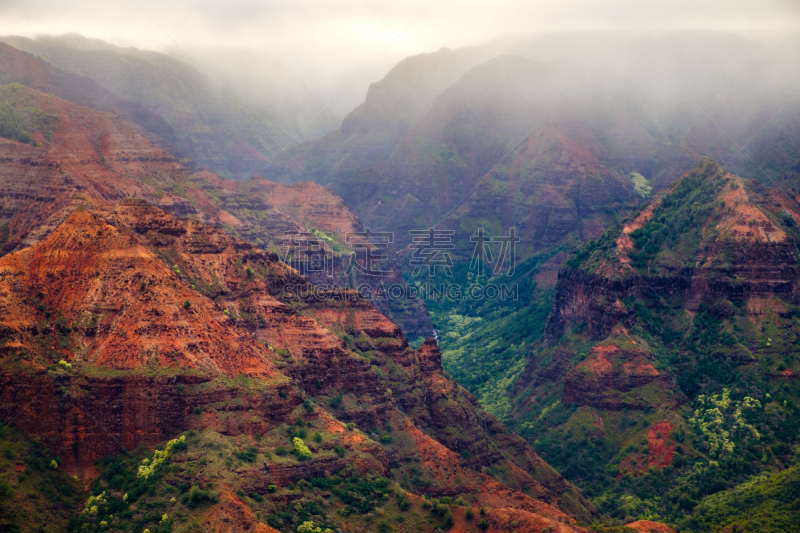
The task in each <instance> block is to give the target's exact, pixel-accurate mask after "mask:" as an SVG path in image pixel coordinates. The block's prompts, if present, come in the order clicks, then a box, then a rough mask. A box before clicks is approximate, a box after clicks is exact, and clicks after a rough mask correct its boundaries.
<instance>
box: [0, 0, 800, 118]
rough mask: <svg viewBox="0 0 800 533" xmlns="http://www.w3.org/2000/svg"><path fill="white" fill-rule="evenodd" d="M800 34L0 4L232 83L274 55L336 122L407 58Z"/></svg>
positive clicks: (507, 19)
mask: <svg viewBox="0 0 800 533" xmlns="http://www.w3.org/2000/svg"><path fill="white" fill-rule="evenodd" d="M798 29H800V2H797V0H761V1H759V2H752V1H750V0H726V1H722V0H705V1H697V0H661V1H658V0H645V1H642V0H580V1H577V0H525V1H520V0H496V1H491V2H490V1H487V0H483V1H477V0H458V1H455V0H410V1H405V2H386V1H385V0H361V1H353V0H325V1H314V0H295V1H292V2H285V1H284V2H276V1H270V0H267V1H263V0H261V1H257V0H205V1H203V0H168V1H164V0H130V1H118V2H108V1H100V0H85V1H79V0H59V1H55V0H33V1H31V0H0V35H12V34H13V35H22V36H27V37H35V36H37V35H59V34H64V33H71V32H76V33H80V34H82V35H85V36H88V37H95V38H99V39H102V40H104V41H106V42H109V43H112V44H115V45H119V46H134V47H137V48H140V49H142V50H146V51H151V50H156V51H159V52H163V53H167V54H170V55H174V56H175V57H178V58H181V59H183V60H184V61H187V62H196V63H199V64H203V59H204V58H206V57H207V56H208V51H209V50H212V49H213V50H215V51H216V53H218V54H219V53H224V52H230V53H227V54H225V57H227V58H234V59H228V60H227V61H226V65H225V66H226V68H225V69H224V70H225V71H226V72H227V73H228V78H230V75H229V74H230V72H231V71H234V70H236V69H241V70H247V69H248V68H252V58H253V57H257V56H269V57H271V58H273V59H274V60H276V61H278V62H280V63H282V64H283V65H285V66H286V67H288V69H290V70H291V71H293V72H294V73H295V74H297V75H298V76H299V77H300V78H302V80H304V81H305V83H306V85H307V86H308V87H309V88H310V89H311V90H313V91H315V92H317V93H318V94H319V95H321V96H322V97H323V98H324V99H325V101H326V102H328V103H329V104H330V107H331V109H332V110H333V111H334V112H336V113H337V114H338V115H339V116H343V115H344V114H346V113H347V112H348V111H350V110H351V109H352V108H353V107H355V106H356V105H358V104H359V103H360V102H361V101H363V99H364V95H365V93H366V90H367V88H368V86H369V85H370V84H371V83H373V82H375V81H377V80H379V79H381V78H382V77H383V75H385V73H386V72H388V70H389V69H391V68H392V66H394V65H395V64H396V63H397V62H398V61H399V60H401V59H402V58H404V57H407V56H409V55H415V54H420V53H426V52H433V51H435V50H438V49H439V48H441V47H449V48H459V47H464V46H471V45H485V44H486V43H499V44H500V45H501V46H502V43H506V44H507V43H508V42H509V39H510V40H514V39H517V40H519V39H524V38H527V37H530V36H533V35H537V34H545V33H555V32H605V33H607V35H608V41H607V42H608V43H609V45H608V47H607V48H604V49H597V48H596V47H594V48H593V47H590V48H591V49H587V50H586V57H587V58H589V59H588V63H591V62H592V61H595V60H596V59H602V58H603V53H605V52H607V51H608V50H610V49H611V48H612V47H613V46H615V43H617V42H619V41H622V40H624V41H633V40H636V39H637V38H642V37H645V36H651V35H656V36H657V35H660V34H664V33H666V32H673V31H678V30H716V31H726V32H734V33H739V34H747V35H748V36H750V37H754V38H756V39H762V40H764V39H770V38H772V37H774V36H776V35H783V34H786V33H788V32H795V31H797V30H798ZM237 56H240V57H241V65H240V64H237V63H236V62H235V58H236V57H237ZM218 63H219V62H217V64H218ZM208 73H209V74H210V75H211V76H212V77H214V76H222V75H223V73H222V72H217V70H215V69H213V68H211V69H210V70H209V72H208Z"/></svg>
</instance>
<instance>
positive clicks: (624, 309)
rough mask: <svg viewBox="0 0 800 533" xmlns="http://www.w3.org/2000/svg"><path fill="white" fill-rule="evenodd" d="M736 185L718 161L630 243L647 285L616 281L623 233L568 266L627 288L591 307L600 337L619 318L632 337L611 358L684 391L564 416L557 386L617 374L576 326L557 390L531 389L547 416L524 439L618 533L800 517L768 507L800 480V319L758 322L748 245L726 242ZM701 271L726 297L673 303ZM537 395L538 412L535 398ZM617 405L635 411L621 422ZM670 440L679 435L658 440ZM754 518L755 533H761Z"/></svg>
mask: <svg viewBox="0 0 800 533" xmlns="http://www.w3.org/2000/svg"><path fill="white" fill-rule="evenodd" d="M728 185H730V186H731V187H734V186H737V187H738V185H737V184H736V183H731V179H730V178H727V177H725V174H724V172H723V171H721V170H720V169H719V167H717V166H716V165H714V164H713V163H712V162H710V161H709V160H705V161H704V162H703V163H702V164H701V165H699V166H698V167H697V168H696V169H695V170H693V171H692V172H690V173H689V174H688V175H687V176H686V178H684V179H683V180H682V181H681V182H680V183H679V184H678V185H676V186H675V187H674V188H673V189H671V190H670V191H669V192H667V193H666V194H665V195H664V196H663V198H662V199H661V201H660V203H659V204H657V206H656V207H655V209H654V210H653V214H652V217H651V218H650V219H649V220H648V221H647V222H646V223H645V224H644V225H643V226H642V227H641V228H640V229H638V230H635V231H633V232H632V233H631V234H630V236H631V238H632V240H633V244H634V246H633V250H631V251H630V252H629V255H630V258H631V260H632V261H631V265H632V266H633V267H634V268H635V269H636V270H637V272H635V273H634V272H630V271H629V270H625V269H622V272H623V274H622V276H617V271H614V270H613V266H612V267H611V268H607V267H608V265H609V264H610V263H611V262H614V261H616V257H617V255H616V254H617V253H618V252H617V247H616V238H617V236H618V235H619V233H620V231H621V227H619V226H618V227H614V228H610V229H609V230H608V231H606V232H605V233H604V234H603V235H602V236H601V237H599V238H598V239H596V240H594V241H591V242H589V243H587V244H586V245H585V246H583V247H582V248H580V249H578V250H577V251H576V252H575V253H574V254H572V255H571V256H570V258H569V259H568V260H567V262H566V266H567V267H568V268H571V269H574V270H577V271H578V272H576V273H575V275H576V276H581V275H595V274H599V275H606V273H607V272H613V273H614V276H615V278H614V279H612V280H610V281H609V283H608V285H607V286H605V287H604V286H602V285H600V284H597V285H593V289H592V290H593V291H594V292H593V293H592V294H591V295H587V297H588V298H589V299H590V301H588V302H587V306H588V307H590V308H591V309H592V312H593V313H596V316H595V318H594V319H593V320H595V323H594V324H592V326H593V327H594V328H597V327H598V322H599V321H600V320H601V317H603V316H608V314H609V313H610V312H613V313H618V316H620V317H621V318H620V320H621V323H620V324H618V325H617V326H620V329H617V330H614V329H612V328H613V326H614V324H608V325H607V327H608V328H609V330H611V332H610V333H609V331H608V330H606V331H605V332H604V334H603V335H604V336H605V338H604V339H603V340H601V342H600V343H599V344H601V345H613V346H616V347H618V348H619V349H620V350H621V352H622V353H623V355H622V356H619V357H617V356H609V360H608V362H610V363H611V365H612V368H613V369H615V370H616V369H620V368H621V365H622V364H624V362H625V361H633V359H632V357H633V355H631V354H639V355H638V357H640V358H641V361H642V364H644V363H645V361H646V362H647V364H651V365H653V368H654V369H656V370H657V371H658V372H659V374H661V375H662V376H667V377H668V378H669V379H670V380H674V383H675V384H676V385H677V386H675V385H657V384H655V382H653V383H651V384H648V385H642V386H633V387H631V386H629V385H628V384H627V383H626V382H625V378H624V377H622V376H621V377H620V378H619V379H620V380H621V381H620V383H619V386H617V384H616V383H615V384H612V385H609V386H606V387H599V388H598V390H597V391H596V392H591V393H589V392H586V391H580V392H579V393H578V394H577V396H578V397H579V398H578V399H579V402H580V403H579V404H578V405H575V404H571V403H569V402H568V401H566V400H565V396H564V393H563V390H562V389H561V388H559V387H558V385H557V383H558V381H563V380H564V379H565V378H564V376H566V375H570V376H571V379H572V380H573V381H572V383H573V384H574V383H578V384H579V385H578V386H579V387H580V386H581V385H580V384H583V383H586V384H589V387H587V388H592V387H593V386H596V385H594V384H593V380H597V379H598V378H597V374H596V372H597V371H598V370H597V367H598V366H599V365H601V364H606V363H605V362H603V361H601V360H600V359H599V358H598V356H597V355H592V354H591V350H592V348H593V347H594V346H597V345H598V339H597V338H596V337H597V336H598V331H597V330H596V329H595V330H594V331H590V330H589V328H588V327H587V324H586V323H585V322H580V323H572V324H568V325H567V327H566V328H565V331H564V333H563V335H562V337H561V338H560V340H559V341H558V342H557V343H556V344H555V345H551V346H544V347H540V348H539V349H538V350H537V351H536V352H535V353H534V354H533V356H532V357H533V358H534V361H535V373H534V374H533V375H534V376H536V375H554V376H559V377H558V378H556V379H555V381H556V383H552V382H550V381H549V380H543V381H542V382H541V384H540V385H538V386H537V387H535V388H534V389H533V391H534V393H535V401H534V402H530V407H526V408H525V409H524V410H522V409H521V410H520V412H519V418H518V419H517V420H515V422H516V427H517V428H518V430H519V431H520V433H521V434H522V435H523V436H525V437H526V438H527V439H528V440H529V441H530V442H531V444H532V445H533V446H534V448H535V449H536V450H537V451H538V452H539V453H540V454H541V455H542V457H543V458H544V459H545V460H546V461H548V462H549V463H550V464H551V465H553V467H555V468H556V469H557V470H558V471H559V472H560V473H562V474H563V475H564V476H565V477H566V478H567V479H568V480H570V481H572V482H574V483H576V484H577V485H578V486H579V487H581V488H582V489H583V490H584V492H585V494H586V495H587V496H588V497H589V498H591V499H592V501H593V502H594V503H595V505H596V506H597V507H598V508H599V509H600V510H601V511H602V512H603V513H604V515H605V517H606V519H607V521H608V523H607V524H606V525H610V526H611V525H615V524H621V523H626V522H627V521H631V520H637V519H641V520H655V521H660V522H665V523H668V524H670V525H672V526H674V527H676V528H678V529H680V530H681V531H697V532H700V531H703V532H705V531H719V530H722V529H723V528H728V529H726V531H739V530H742V531H744V530H748V531H758V530H761V529H759V527H761V526H764V525H765V524H767V522H765V521H764V519H763V517H765V516H768V515H769V512H771V511H768V510H767V509H772V508H774V509H775V511H774V512H775V516H776V517H777V518H776V520H775V524H776V526H775V527H776V529H775V530H776V531H777V530H784V529H781V527H782V526H781V525H780V524H784V523H787V522H786V520H789V518H785V517H787V516H791V512H792V511H793V510H794V511H797V508H794V509H792V507H791V504H789V503H786V502H790V501H794V500H796V498H795V499H792V497H790V496H787V497H786V498H784V499H783V500H779V499H777V498H776V499H771V496H764V495H766V494H776V492H774V491H773V492H770V490H772V489H771V488H770V489H768V488H767V487H771V486H772V485H770V484H769V482H768V481H767V480H771V479H784V478H782V477H781V476H782V475H784V472H789V471H793V469H794V468H795V467H794V466H792V465H793V464H794V462H795V461H796V459H795V454H794V451H793V450H795V447H796V446H797V445H798V443H800V425H799V424H798V423H797V421H798V420H800V389H799V388H798V382H797V380H794V379H786V378H784V377H783V374H781V372H784V371H789V372H792V373H794V374H797V373H800V353H799V352H798V348H797V347H798V345H800V343H799V342H798V339H800V307H798V306H797V305H796V302H795V301H794V300H792V299H791V298H785V297H784V296H783V295H782V294H776V296H775V297H774V300H772V301H773V303H772V304H770V305H771V306H774V308H780V309H781V312H780V315H779V314H778V313H777V312H774V311H773V310H771V309H767V310H765V311H764V312H763V313H753V312H752V311H751V310H749V309H748V298H749V296H748V295H747V294H744V293H743V291H742V290H741V289H740V288H739V287H741V286H742V280H741V279H739V278H737V273H736V272H735V270H734V268H733V267H732V264H733V263H734V258H736V254H739V255H740V256H741V254H742V251H741V248H742V246H743V245H742V244H741V243H736V242H733V241H729V240H727V238H724V237H720V232H718V231H717V230H716V229H715V225H714V222H715V221H718V220H723V216H724V215H726V213H728V211H727V210H726V209H727V208H726V206H725V205H724V202H722V200H720V196H719V193H720V192H722V191H723V189H724V188H725V187H726V186H728ZM745 185H746V186H747V187H748V190H747V191H746V192H747V194H748V195H750V201H751V202H752V203H753V205H754V206H757V208H758V209H762V212H763V213H764V214H765V216H768V217H770V218H771V219H772V220H773V222H774V223H775V224H776V225H778V227H780V228H781V229H782V230H783V231H785V232H786V234H787V235H789V236H790V238H791V239H792V241H793V242H794V243H797V242H800V234H798V231H797V227H796V224H794V223H793V222H791V221H788V222H787V221H786V217H785V216H782V215H781V213H777V214H776V213H772V211H770V208H769V205H768V204H767V203H766V202H764V201H763V200H762V199H760V198H759V196H760V194H759V191H761V189H759V187H760V186H759V185H758V184H756V183H750V182H745ZM792 246H796V245H795V244H793V245H792ZM700 256H702V259H703V261H708V262H710V264H712V265H713V266H714V269H713V270H711V271H710V273H709V275H708V277H709V280H708V283H710V284H718V285H715V286H718V287H720V289H718V290H712V291H707V292H706V297H705V298H704V299H702V300H700V301H696V300H694V301H690V299H691V298H692V297H695V296H696V295H695V294H693V293H691V291H688V290H685V291H684V290H683V289H678V290H674V289H672V288H676V287H690V286H692V279H693V276H695V275H696V273H697V268H698V266H699V263H698V259H697V258H698V257H700ZM742 259H743V258H741V257H740V258H739V259H737V261H741V260H742ZM625 276H628V279H625V278H624V277H625ZM644 276H649V277H647V278H644V279H646V280H650V281H648V282H641V281H637V282H638V283H639V285H638V286H637V287H642V289H639V288H637V289H635V290H631V289H630V288H629V287H628V286H627V285H626V283H627V282H628V281H629V280H641V279H642V277H644ZM649 283H651V284H652V287H653V289H652V290H651V289H650V288H649ZM644 287H647V288H646V289H645V288H644ZM622 326H624V328H625V329H624V330H621V327H622ZM621 331H624V332H621ZM590 333H591V336H590ZM634 343H635V344H634ZM578 365H581V366H578ZM593 365H596V366H593ZM534 379H535V378H534ZM523 394H525V396H523V398H527V397H533V394H531V390H530V389H528V390H525V391H524V392H523ZM615 402H622V403H621V405H619V406H618V407H616V408H615V407H613V405H614V403H615ZM598 404H599V406H598ZM593 406H597V407H593ZM515 414H516V413H515ZM666 422H669V426H664V425H663V424H664V423H666ZM656 424H662V425H660V426H659V427H661V428H663V427H671V428H672V429H671V430H669V431H665V433H666V434H657V433H661V432H656V431H653V427H654V426H655V425H656ZM662 442H663V443H662ZM786 475H788V474H786ZM786 479H788V478H786ZM753 480H756V481H753ZM756 486H758V487H760V489H759V490H758V491H756V490H755V489H753V488H752V487H756ZM792 487H793V485H792V484H791V483H790V482H788V481H787V484H786V485H785V488H786V490H787V491H791V490H796V489H792ZM762 489H763V490H762ZM755 492H758V494H760V495H761V496H758V497H756V496H753V494H754V493H755ZM745 494H747V496H745ZM759 498H760V499H759ZM786 513H789V514H788V515H787V514H786ZM750 516H752V517H753V518H754V521H753V522H752V523H747V518H748V517H750ZM758 516H761V517H762V518H761V519H758V518H756V517H758ZM782 517H783V518H782Z"/></svg>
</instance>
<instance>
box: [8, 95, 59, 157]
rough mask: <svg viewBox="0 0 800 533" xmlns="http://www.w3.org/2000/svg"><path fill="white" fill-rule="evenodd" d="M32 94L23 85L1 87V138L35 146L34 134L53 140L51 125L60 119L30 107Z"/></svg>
mask: <svg viewBox="0 0 800 533" xmlns="http://www.w3.org/2000/svg"><path fill="white" fill-rule="evenodd" d="M30 96H31V93H30V91H29V89H27V88H25V87H24V86H22V85H19V84H16V83H13V84H10V85H0V137H4V138H6V139H11V140H12V141H18V142H22V143H27V144H33V145H35V144H36V142H35V141H34V140H33V139H32V138H31V134H32V133H33V132H36V131H38V132H41V134H42V135H43V136H44V137H45V139H47V140H48V141H49V140H52V132H51V131H50V125H51V124H52V123H53V122H55V121H56V120H58V119H59V118H60V117H59V116H58V115H54V114H51V113H46V112H44V111H42V110H41V109H39V108H37V107H33V106H31V105H30V103H32V101H31V98H30Z"/></svg>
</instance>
